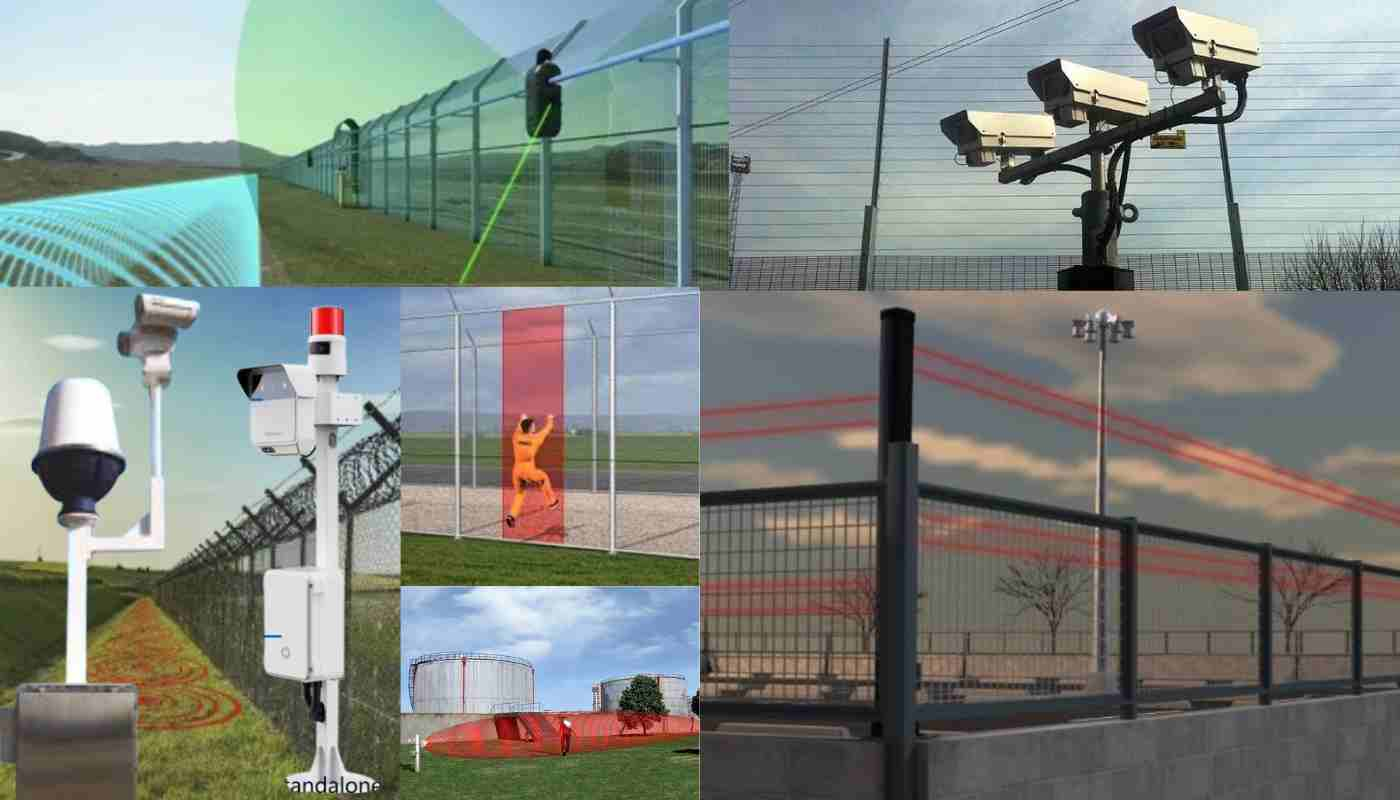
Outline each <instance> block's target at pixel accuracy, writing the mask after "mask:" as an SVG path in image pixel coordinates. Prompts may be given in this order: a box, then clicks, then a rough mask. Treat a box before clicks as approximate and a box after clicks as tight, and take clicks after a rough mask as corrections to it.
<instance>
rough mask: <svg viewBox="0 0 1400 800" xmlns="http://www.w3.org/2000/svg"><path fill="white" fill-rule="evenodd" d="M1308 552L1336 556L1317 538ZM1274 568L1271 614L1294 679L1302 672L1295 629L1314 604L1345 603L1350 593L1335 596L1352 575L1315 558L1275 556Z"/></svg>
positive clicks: (1248, 596)
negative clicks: (1281, 634) (1280, 636)
mask: <svg viewBox="0 0 1400 800" xmlns="http://www.w3.org/2000/svg"><path fill="white" fill-rule="evenodd" d="M1308 555H1311V556H1317V557H1319V558H1335V557H1336V555H1335V553H1333V551H1332V550H1331V549H1329V548H1328V547H1327V546H1326V545H1324V544H1322V543H1321V542H1318V541H1310V542H1308ZM1273 564H1274V569H1273V581H1272V582H1273V586H1274V602H1273V612H1274V617H1275V618H1277V619H1278V621H1279V626H1280V627H1281V628H1283V652H1284V653H1291V654H1292V655H1293V680H1295V681H1296V680H1298V678H1299V675H1300V673H1301V672H1302V664H1303V653H1302V643H1301V642H1299V643H1298V648H1297V650H1296V651H1295V649H1294V646H1293V639H1294V632H1295V631H1297V630H1298V625H1299V623H1301V622H1302V621H1303V617H1304V616H1306V615H1307V613H1308V612H1309V611H1311V610H1313V609H1314V608H1319V607H1321V608H1327V607H1332V606H1341V605H1346V604H1347V603H1349V602H1350V601H1351V598H1350V597H1338V596H1337V595H1338V594H1340V593H1341V592H1342V591H1343V590H1344V589H1346V588H1347V587H1348V586H1349V581H1350V580H1351V577H1350V575H1349V574H1348V573H1346V572H1343V571H1341V570H1339V569H1337V568H1336V567H1331V566H1328V565H1326V564H1319V563H1317V562H1315V561H1299V560H1298V559H1293V558H1278V559H1275V560H1274V562H1273ZM1222 591H1224V592H1225V594H1226V595H1228V596H1230V597H1233V598H1235V599H1237V600H1243V601H1245V602H1249V603H1258V602H1259V598H1258V597H1256V596H1254V595H1253V594H1245V593H1241V592H1236V591H1232V590H1229V589H1225V590H1222Z"/></svg>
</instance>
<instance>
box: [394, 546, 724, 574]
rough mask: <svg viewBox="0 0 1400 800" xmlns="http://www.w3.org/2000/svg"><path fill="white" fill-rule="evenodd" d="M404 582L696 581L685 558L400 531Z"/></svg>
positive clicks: (695, 566) (696, 569)
mask: <svg viewBox="0 0 1400 800" xmlns="http://www.w3.org/2000/svg"><path fill="white" fill-rule="evenodd" d="M400 552H401V553H402V556H401V558H402V562H403V566H402V579H403V583H404V585H405V586H696V585H699V583H700V564H699V562H698V561H695V560H693V559H686V558H664V557H661V556H646V555H637V554H634V553H619V554H617V555H608V554H607V553H604V552H599V551H594V550H575V549H572V548H567V547H547V546H543V545H532V544H523V543H519V542H497V541H492V540H490V539H472V538H464V539H458V540H454V539H452V538H451V537H450V536H430V535H425V534H420V533H405V534H403V546H402V548H401V550H400Z"/></svg>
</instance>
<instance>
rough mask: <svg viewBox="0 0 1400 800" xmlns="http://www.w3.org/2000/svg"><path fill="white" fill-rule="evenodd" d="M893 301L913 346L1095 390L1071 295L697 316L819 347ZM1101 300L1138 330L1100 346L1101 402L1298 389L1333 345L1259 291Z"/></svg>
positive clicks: (872, 302)
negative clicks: (1046, 373) (984, 348)
mask: <svg viewBox="0 0 1400 800" xmlns="http://www.w3.org/2000/svg"><path fill="white" fill-rule="evenodd" d="M930 295H936V296H932V297H931V296H930ZM756 303H762V309H763V313H755V311H756V307H755V306H754V305H753V304H756ZM894 305H902V306H905V307H907V308H911V309H913V310H914V311H915V312H916V313H917V314H918V323H917V333H918V341H919V344H921V345H925V346H928V347H933V348H943V347H945V346H949V345H948V342H947V336H956V337H958V338H959V339H963V340H966V339H969V338H971V339H974V340H980V341H982V342H985V343H988V344H992V345H995V346H997V347H1000V348H1002V349H1004V350H1006V351H1008V352H1016V353H1025V354H1026V355H1029V356H1032V357H1035V358H1039V359H1042V360H1044V361H1048V362H1050V363H1053V364H1055V365H1056V366H1058V367H1060V368H1061V369H1063V370H1064V371H1065V372H1067V373H1068V374H1070V375H1072V376H1073V378H1072V380H1071V381H1070V382H1069V385H1068V386H1067V387H1066V386H1060V387H1058V388H1061V389H1067V390H1068V391H1071V392H1074V393H1075V394H1077V395H1079V396H1080V397H1083V398H1092V397H1093V395H1094V391H1095V389H1096V375H1095V360H1094V358H1092V356H1091V353H1090V352H1089V348H1088V347H1086V346H1085V345H1083V344H1079V343H1076V342H1075V341H1074V340H1073V339H1071V338H1070V335H1069V331H1070V325H1069V322H1070V320H1071V319H1072V318H1074V317H1077V316H1082V315H1084V314H1085V313H1087V312H1090V311H1093V310H1094V307H1095V306H1094V301H1092V300H1089V299H1087V298H1085V297H1083V296H1079V295H1073V294H1048V295H1047V294H1042V293H1033V292H1032V293H1024V294H1018V293H1014V292H1006V293H978V294H977V295H976V299H975V300H970V299H969V298H968V297H967V296H961V295H959V294H958V293H956V292H917V293H905V294H878V293H864V292H862V293H856V292H831V293H817V292H790V293H786V294H785V295H784V296H783V297H781V298H778V297H772V296H770V295H767V294H765V295H764V296H763V297H762V298H757V297H752V298H749V297H746V298H736V299H735V300H734V301H731V302H727V303H722V304H721V303H714V304H707V305H706V306H705V308H704V316H705V320H706V324H711V323H714V322H719V323H722V324H724V325H726V326H728V327H733V328H738V329H742V330H745V331H748V332H751V333H753V334H755V335H756V336H757V337H760V338H761V340H766V339H771V338H783V337H793V338H803V339H808V340H809V341H811V342H812V343H813V345H814V346H818V347H819V346H821V343H822V341H823V340H826V341H831V340H839V341H858V342H865V343H869V344H870V346H871V347H872V348H873V347H875V345H876V343H877V342H878V340H879V334H880V310H881V309H883V308H887V307H889V306H894ZM1112 307H1113V310H1114V311H1115V312H1117V313H1118V314H1120V315H1121V316H1123V317H1126V318H1128V319H1134V320H1136V321H1137V323H1138V324H1137V331H1138V334H1139V336H1140V338H1138V339H1134V340H1133V341H1130V342H1125V343H1123V344H1119V345H1115V346H1114V348H1115V349H1114V351H1113V353H1111V354H1110V356H1109V360H1110V373H1109V380H1110V387H1109V391H1110V402H1114V401H1122V400H1143V401H1154V402H1162V401H1167V400H1170V399H1172V398H1179V397H1183V396H1190V395H1193V394H1208V395H1220V396H1235V395H1245V394H1260V393H1297V392H1304V391H1308V390H1310V389H1312V388H1313V387H1314V386H1316V385H1317V383H1318V381H1319V380H1320V379H1321V378H1322V376H1323V375H1325V374H1326V373H1327V372H1328V371H1329V370H1331V369H1332V367H1333V366H1334V365H1335V364H1336V363H1337V360H1338V358H1339V357H1340V353H1341V349H1340V347H1339V346H1338V344H1337V343H1336V342H1335V341H1334V340H1333V339H1331V338H1329V337H1327V336H1325V335H1323V334H1321V333H1319V332H1317V331H1315V330H1313V329H1311V328H1308V327H1306V326H1304V325H1302V324H1300V323H1298V322H1295V321H1293V320H1290V319H1288V318H1286V317H1284V316H1283V315H1282V314H1281V313H1279V311H1278V310H1276V309H1275V308H1274V307H1273V306H1272V305H1271V303H1270V302H1269V300H1268V299H1267V298H1265V297H1263V296H1262V295H1251V294H1243V293H1241V294H1231V295H1228V296H1225V297H1217V296H1213V295H1211V296H1207V295H1193V294H1161V295H1158V294H1151V295H1149V294H1148V293H1140V294H1123V295H1115V296H1114V298H1113V306H1112ZM818 332H819V333H818ZM917 363H919V364H928V365H929V366H932V367H936V368H937V367H939V365H940V362H937V361H932V362H929V361H926V360H925V359H918V360H917ZM942 369H943V370H944V371H947V372H953V373H956V374H958V375H959V376H964V375H966V373H963V372H961V371H959V370H957V369H956V368H953V367H943V368H942Z"/></svg>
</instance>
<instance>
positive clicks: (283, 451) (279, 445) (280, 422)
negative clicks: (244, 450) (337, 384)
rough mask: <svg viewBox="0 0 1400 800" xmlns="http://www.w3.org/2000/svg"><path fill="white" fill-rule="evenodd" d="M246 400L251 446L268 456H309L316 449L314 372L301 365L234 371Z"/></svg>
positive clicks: (249, 368)
mask: <svg viewBox="0 0 1400 800" xmlns="http://www.w3.org/2000/svg"><path fill="white" fill-rule="evenodd" d="M238 385H239V387H241V388H242V389H243V394H244V396H246V397H247V398H248V401H249V402H248V430H249V432H250V435H251V437H252V441H253V446H254V447H256V448H258V449H259V450H261V451H262V452H264V453H267V454H268V455H276V456H296V455H302V456H306V455H311V452H312V451H313V450H314V449H315V447H316V373H315V372H313V371H312V369H311V367H309V366H307V365H305V364H268V365H266V366H261V367H244V368H243V369H240V370H239V371H238Z"/></svg>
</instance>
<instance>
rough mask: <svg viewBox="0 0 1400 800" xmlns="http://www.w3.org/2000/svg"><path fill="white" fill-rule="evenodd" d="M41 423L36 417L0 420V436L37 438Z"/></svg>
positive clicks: (38, 417)
mask: <svg viewBox="0 0 1400 800" xmlns="http://www.w3.org/2000/svg"><path fill="white" fill-rule="evenodd" d="M42 421H43V420H42V418H41V417H40V416H38V415H35V416H29V417H9V418H6V419H0V436H38V435H39V427H40V425H41V423H42Z"/></svg>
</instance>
